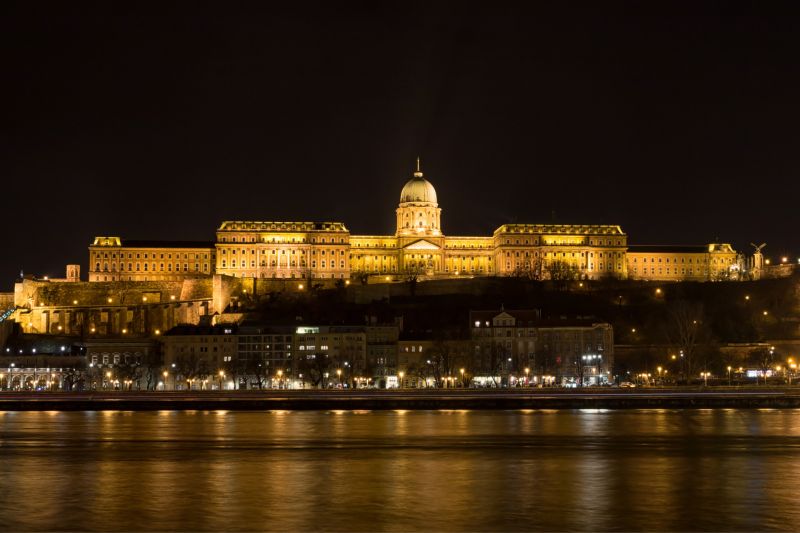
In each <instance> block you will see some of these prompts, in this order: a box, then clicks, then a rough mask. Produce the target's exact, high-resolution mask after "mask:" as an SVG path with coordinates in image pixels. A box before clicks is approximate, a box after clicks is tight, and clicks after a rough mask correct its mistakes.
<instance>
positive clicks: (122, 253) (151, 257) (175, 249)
mask: <svg viewBox="0 0 800 533" xmlns="http://www.w3.org/2000/svg"><path fill="white" fill-rule="evenodd" d="M215 252H216V250H215V248H214V243H210V242H188V241H187V242H183V241H173V242H170V241H133V240H123V239H121V238H119V237H95V239H94V242H92V244H91V246H89V281H179V280H182V279H185V278H190V277H198V276H208V275H211V274H213V273H214V267H215V261H214V258H215Z"/></svg>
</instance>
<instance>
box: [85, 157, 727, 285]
mask: <svg viewBox="0 0 800 533" xmlns="http://www.w3.org/2000/svg"><path fill="white" fill-rule="evenodd" d="M395 217H396V230H395V233H394V235H351V234H350V232H349V230H348V229H347V228H346V227H345V225H344V224H343V223H341V222H298V221H295V222H263V221H225V222H223V223H222V224H221V225H220V226H219V228H218V229H217V231H216V241H215V242H214V243H181V242H173V243H169V242H157V241H152V242H151V241H126V240H121V239H120V238H119V237H97V238H95V240H94V243H93V244H92V245H91V246H90V247H89V281H160V280H165V281H172V280H180V279H185V278H190V277H195V276H207V275H211V274H222V275H227V276H233V277H239V278H252V279H276V280H286V279H307V278H316V279H340V280H344V279H349V278H351V277H359V278H361V279H362V280H363V279H368V278H374V279H379V280H382V281H392V280H399V279H403V278H408V277H409V276H414V277H428V278H443V277H454V278H455V277H463V276H519V277H526V278H530V279H562V280H565V279H600V278H603V277H615V278H628V277H632V278H635V279H643V280H681V279H689V280H694V279H697V280H713V279H724V278H726V277H729V274H730V272H731V270H732V269H734V268H735V264H736V252H735V251H733V249H732V248H731V247H730V245H727V244H712V245H708V246H701V247H669V246H666V247H664V246H662V247H640V248H639V249H634V248H629V247H628V242H627V235H626V234H625V233H624V232H623V231H622V229H621V228H620V226H617V225H566V224H504V225H502V226H500V227H499V228H497V229H496V230H495V231H494V233H493V234H492V235H490V236H469V237H462V236H455V237H454V236H446V235H445V234H444V233H443V231H442V209H441V207H439V203H438V198H437V195H436V190H435V189H434V187H433V185H432V184H431V183H430V182H429V181H428V180H427V179H425V177H424V175H423V173H422V171H421V170H420V168H419V162H417V169H416V171H415V172H414V173H413V176H412V177H411V179H410V180H409V181H408V182H407V183H406V184H405V186H404V187H403V189H402V191H401V192H400V201H399V204H398V206H397V208H396V209H395ZM689 248H691V250H690V249H689Z"/></svg>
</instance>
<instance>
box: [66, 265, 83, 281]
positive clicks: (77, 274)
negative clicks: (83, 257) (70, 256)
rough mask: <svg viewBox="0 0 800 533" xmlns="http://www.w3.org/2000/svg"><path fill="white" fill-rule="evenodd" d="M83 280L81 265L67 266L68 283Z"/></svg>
mask: <svg viewBox="0 0 800 533" xmlns="http://www.w3.org/2000/svg"><path fill="white" fill-rule="evenodd" d="M80 280H81V266H80V265H67V281H73V282H75V281H80Z"/></svg>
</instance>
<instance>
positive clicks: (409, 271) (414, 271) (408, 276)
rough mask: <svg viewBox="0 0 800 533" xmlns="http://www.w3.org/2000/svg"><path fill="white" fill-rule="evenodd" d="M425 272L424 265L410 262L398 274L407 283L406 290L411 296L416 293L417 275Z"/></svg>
mask: <svg viewBox="0 0 800 533" xmlns="http://www.w3.org/2000/svg"><path fill="white" fill-rule="evenodd" d="M423 274H425V267H424V266H423V265H422V264H421V263H417V262H412V263H410V264H408V265H406V266H405V268H403V270H402V271H401V272H400V276H401V277H402V278H403V281H405V282H406V283H407V284H408V292H409V294H411V296H414V295H415V294H416V293H417V282H418V281H419V277H420V276H422V275H423Z"/></svg>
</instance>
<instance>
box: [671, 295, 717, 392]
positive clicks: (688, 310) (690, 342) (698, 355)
mask: <svg viewBox="0 0 800 533" xmlns="http://www.w3.org/2000/svg"><path fill="white" fill-rule="evenodd" d="M664 328H665V329H664V331H665V334H666V337H667V340H668V342H669V343H670V344H671V345H673V346H674V347H675V348H676V349H677V350H678V351H679V353H680V357H681V367H682V368H681V370H682V372H681V373H682V375H683V379H688V377H689V376H694V375H695V373H696V372H697V371H698V370H699V369H700V367H701V365H700V364H699V363H700V362H702V363H703V365H702V367H703V368H705V367H706V366H707V363H708V361H707V360H706V359H705V358H706V357H707V356H708V353H707V350H706V348H708V344H709V342H710V334H709V331H708V328H707V327H706V326H705V314H704V310H703V304H702V303H700V302H690V301H687V300H677V301H674V302H672V303H670V304H669V307H668V309H667V320H666V322H665V323H664Z"/></svg>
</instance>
